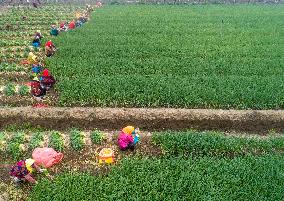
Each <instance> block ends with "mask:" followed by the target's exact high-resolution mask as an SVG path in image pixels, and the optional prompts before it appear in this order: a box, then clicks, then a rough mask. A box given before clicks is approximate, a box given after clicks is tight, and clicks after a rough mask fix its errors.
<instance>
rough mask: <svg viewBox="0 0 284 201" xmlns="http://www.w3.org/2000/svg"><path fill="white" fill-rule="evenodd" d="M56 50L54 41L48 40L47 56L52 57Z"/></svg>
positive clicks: (46, 46)
mask: <svg viewBox="0 0 284 201" xmlns="http://www.w3.org/2000/svg"><path fill="white" fill-rule="evenodd" d="M55 51H56V47H55V45H54V44H53V43H52V41H51V40H49V41H47V43H46V44H45V55H46V56H47V57H51V56H52V55H54V53H55Z"/></svg>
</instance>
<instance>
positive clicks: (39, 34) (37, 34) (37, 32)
mask: <svg viewBox="0 0 284 201" xmlns="http://www.w3.org/2000/svg"><path fill="white" fill-rule="evenodd" d="M36 37H38V38H39V39H40V40H41V39H42V38H43V36H42V35H41V33H40V30H37V31H36V32H35V38H36Z"/></svg>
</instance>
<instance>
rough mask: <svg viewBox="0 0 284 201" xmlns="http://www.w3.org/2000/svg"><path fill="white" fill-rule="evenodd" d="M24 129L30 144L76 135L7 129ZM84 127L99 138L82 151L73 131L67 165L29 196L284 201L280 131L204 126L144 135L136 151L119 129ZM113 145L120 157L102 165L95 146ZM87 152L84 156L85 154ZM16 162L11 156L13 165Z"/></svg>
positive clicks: (64, 148) (65, 147)
mask: <svg viewBox="0 0 284 201" xmlns="http://www.w3.org/2000/svg"><path fill="white" fill-rule="evenodd" d="M19 132H22V133H25V134H26V138H25V139H26V140H25V141H23V142H24V143H23V144H24V145H25V146H27V147H29V146H33V145H34V144H35V142H36V141H37V140H35V139H37V137H36V136H39V134H38V133H41V134H44V136H48V138H47V139H49V140H46V138H45V140H43V141H45V143H48V144H49V143H51V146H53V145H54V144H56V143H54V142H55V141H56V139H60V138H62V139H64V142H66V139H68V138H69V137H67V136H69V135H75V133H76V132H75V130H70V131H66V132H64V133H62V132H59V131H44V130H29V132H28V131H27V130H6V131H2V134H3V133H6V134H7V133H10V134H11V133H14V134H17V133H19ZM77 133H81V134H82V133H83V136H86V133H90V135H88V136H89V137H88V138H90V139H92V140H91V143H89V144H88V143H87V144H85V145H84V146H86V147H85V148H82V149H76V148H75V147H72V144H74V143H79V141H77V142H75V141H76V140H74V138H72V137H70V140H71V141H73V142H74V143H67V144H66V143H62V144H61V147H62V149H61V151H62V152H63V153H64V154H65V157H64V159H63V161H62V164H59V165H58V166H57V167H56V166H55V167H53V168H51V170H50V173H51V174H52V175H54V176H55V178H54V179H53V180H47V179H46V178H45V177H44V176H42V177H39V178H38V180H39V184H37V185H36V186H34V187H33V188H30V187H26V188H28V189H29V188H30V190H31V192H30V193H29V194H27V192H25V194H24V195H25V200H26V199H27V200H56V201H57V200H58V201H59V200H66V199H67V198H68V199H69V200H92V199H98V200H117V199H126V198H125V197H127V198H128V200H133V199H136V200H151V199H153V198H154V199H157V200H160V199H162V200H168V199H170V200H193V199H201V200H203V199H213V200H236V199H241V200H282V199H283V194H282V190H283V185H284V178H283V165H284V164H283V154H282V150H283V146H284V138H283V136H282V135H279V134H276V133H270V134H269V135H267V136H256V135H251V136H247V135H246V136H245V135H232V134H229V133H220V132H197V131H187V132H172V131H167V132H158V133H151V134H149V133H142V134H141V136H142V138H141V139H142V141H141V144H140V145H138V147H137V150H136V151H135V152H134V153H131V152H125V153H122V152H121V151H118V149H117V148H116V145H115V137H114V138H113V139H111V138H110V136H115V135H113V134H114V133H116V131H114V133H112V135H108V134H107V132H105V131H92V132H90V131H78V130H77ZM91 133H93V134H91ZM101 134H102V135H101ZM2 136H6V135H2ZM12 136H13V135H12ZM56 136H57V137H56ZM59 136H61V137H59ZM90 136H93V137H90ZM101 136H104V137H103V138H101ZM3 139H4V137H2V139H1V142H3ZM14 139H15V138H14ZM50 139H52V140H50ZM72 139H73V140H72ZM83 139H86V137H83ZM83 141H85V140H83ZM14 142H15V141H14V140H13V138H10V139H9V140H7V147H9V144H10V143H14ZM58 144H60V143H58ZM83 144H84V143H83ZM107 144H108V146H112V147H113V149H114V150H115V153H116V158H117V160H118V163H117V164H116V165H114V166H110V167H104V166H97V165H96V157H95V150H96V149H97V147H98V146H105V145H107ZM69 146H71V147H69ZM59 147H60V145H59ZM68 147H69V148H68ZM77 147H78V146H77ZM56 149H57V148H56ZM2 150H3V149H2ZM57 150H58V149H57ZM80 150H81V151H80ZM153 150H154V151H153ZM28 152H29V151H28ZM28 152H27V153H28ZM80 155H81V156H84V160H78V158H79V156H80ZM10 160H11V158H9V157H8V158H6V161H7V163H8V162H9V161H10ZM1 177H2V179H3V181H4V183H3V184H2V185H3V186H5V185H6V188H8V187H7V185H8V186H9V184H7V180H6V178H5V177H3V175H1ZM5 183H6V184H5ZM4 184H5V185H4ZM10 188H11V187H10ZM122 189H123V190H122ZM21 190H27V189H14V190H13V191H11V192H13V193H15V194H11V196H17V193H18V194H19V193H20V192H21ZM22 196H23V195H22Z"/></svg>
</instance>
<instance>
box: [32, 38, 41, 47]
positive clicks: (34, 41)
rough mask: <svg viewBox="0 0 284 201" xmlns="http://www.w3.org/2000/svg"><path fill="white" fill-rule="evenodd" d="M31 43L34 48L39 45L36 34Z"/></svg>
mask: <svg viewBox="0 0 284 201" xmlns="http://www.w3.org/2000/svg"><path fill="white" fill-rule="evenodd" d="M32 45H33V46H34V47H36V48H37V47H40V38H39V37H38V36H36V37H35V38H34V40H33V43H32Z"/></svg>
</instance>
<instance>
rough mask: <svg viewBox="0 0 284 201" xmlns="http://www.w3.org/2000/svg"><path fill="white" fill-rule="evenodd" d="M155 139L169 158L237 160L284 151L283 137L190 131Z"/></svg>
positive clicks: (168, 133) (160, 136)
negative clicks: (188, 157)
mask: <svg viewBox="0 0 284 201" xmlns="http://www.w3.org/2000/svg"><path fill="white" fill-rule="evenodd" d="M152 140H153V143H154V144H156V145H158V146H160V147H161V148H162V150H163V151H164V153H165V154H167V155H169V156H180V155H182V156H198V157H200V156H201V157H202V156H225V157H235V156H244V155H261V154H266V153H280V152H282V150H283V149H284V136H282V135H271V136H269V137H260V136H253V137H247V136H246V137H244V136H243V137H241V136H226V135H225V134H224V133H220V132H198V131H187V132H163V133H155V134H154V135H153V137H152Z"/></svg>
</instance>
